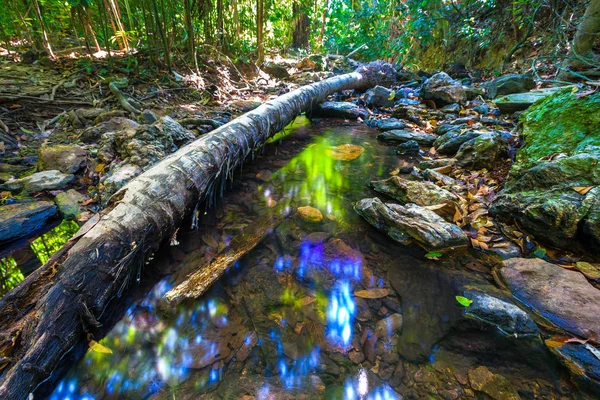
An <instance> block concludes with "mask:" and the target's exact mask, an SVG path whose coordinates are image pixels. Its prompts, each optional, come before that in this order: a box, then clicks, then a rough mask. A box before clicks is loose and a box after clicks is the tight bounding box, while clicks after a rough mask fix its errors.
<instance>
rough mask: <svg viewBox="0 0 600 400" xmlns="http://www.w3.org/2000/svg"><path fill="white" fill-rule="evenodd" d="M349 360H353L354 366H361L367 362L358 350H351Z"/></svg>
mask: <svg viewBox="0 0 600 400" xmlns="http://www.w3.org/2000/svg"><path fill="white" fill-rule="evenodd" d="M348 358H350V360H352V362H353V363H354V364H360V363H362V362H363V361H365V356H364V355H363V353H362V352H361V351H357V350H351V351H350V352H349V353H348Z"/></svg>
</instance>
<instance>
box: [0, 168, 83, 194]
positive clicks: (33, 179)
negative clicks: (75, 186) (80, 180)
mask: <svg viewBox="0 0 600 400" xmlns="http://www.w3.org/2000/svg"><path fill="white" fill-rule="evenodd" d="M74 179H75V177H74V176H73V175H71V174H63V173H62V172H60V171H57V170H51V171H42V172H36V173H35V174H33V175H29V176H26V177H25V178H21V179H13V180H10V181H7V182H6V183H4V184H3V185H0V190H10V191H11V192H26V193H34V192H41V191H43V190H58V189H62V188H64V187H65V186H67V185H68V184H69V183H71V182H72V181H73V180H74Z"/></svg>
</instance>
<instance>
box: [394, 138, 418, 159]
mask: <svg viewBox="0 0 600 400" xmlns="http://www.w3.org/2000/svg"><path fill="white" fill-rule="evenodd" d="M420 152H421V146H419V143H418V142H417V141H416V140H409V141H408V142H404V143H400V144H399V145H398V146H396V153H398V154H400V155H408V156H416V155H418V154H419V153H420Z"/></svg>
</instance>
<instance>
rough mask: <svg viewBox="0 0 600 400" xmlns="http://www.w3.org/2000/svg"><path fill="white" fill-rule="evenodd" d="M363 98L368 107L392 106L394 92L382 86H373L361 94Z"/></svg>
mask: <svg viewBox="0 0 600 400" xmlns="http://www.w3.org/2000/svg"><path fill="white" fill-rule="evenodd" d="M363 100H364V101H365V104H366V105H367V106H368V107H373V108H379V107H393V106H394V92H392V91H391V90H390V89H388V88H385V87H383V86H375V87H374V88H373V89H369V90H367V92H366V93H365V94H364V95H363Z"/></svg>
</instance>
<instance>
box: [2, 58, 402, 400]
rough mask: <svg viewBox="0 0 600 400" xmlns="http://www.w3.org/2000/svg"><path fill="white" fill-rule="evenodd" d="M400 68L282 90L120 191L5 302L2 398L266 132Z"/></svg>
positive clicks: (134, 271)
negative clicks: (100, 213) (337, 94)
mask: <svg viewBox="0 0 600 400" xmlns="http://www.w3.org/2000/svg"><path fill="white" fill-rule="evenodd" d="M395 75H396V73H395V70H394V68H393V67H392V66H391V65H389V64H385V63H382V62H375V63H371V64H368V65H366V66H364V67H360V68H359V69H357V70H356V71H355V72H352V73H349V74H345V75H340V76H335V77H333V78H329V79H326V80H324V81H322V82H318V83H313V84H311V85H308V86H304V87H301V88H299V89H296V90H294V91H292V92H290V93H287V94H284V95H283V96H280V97H279V98H277V99H274V100H270V101H268V102H266V103H264V104H263V105H261V106H260V107H258V108H257V109H255V110H254V111H251V112H249V113H247V114H245V115H243V116H241V117H239V118H236V119H235V120H233V121H231V122H230V123H228V124H226V125H223V126H222V127H220V128H217V129H216V130H214V131H212V132H211V133H209V134H207V135H204V136H202V137H201V138H199V139H197V140H196V141H194V142H192V143H190V144H189V145H187V146H185V147H183V148H181V149H180V150H179V151H177V152H175V153H173V154H171V155H170V156H168V157H166V158H165V159H163V160H162V161H161V162H159V163H158V164H156V165H155V166H153V167H152V168H150V169H149V170H148V171H146V172H144V173H143V174H142V175H140V176H138V177H137V178H135V179H133V180H132V181H131V182H129V183H128V184H127V185H125V186H124V187H123V188H122V189H121V190H119V191H118V192H117V193H115V194H114V195H113V196H112V198H111V199H110V200H109V203H108V205H107V208H106V209H105V210H104V211H103V212H102V215H101V217H100V218H99V219H95V218H94V219H92V220H90V221H88V223H86V225H85V226H84V227H82V229H81V230H80V232H78V233H77V234H76V235H75V236H74V237H73V238H71V240H70V241H69V242H68V243H67V244H66V245H65V247H63V249H61V250H60V251H59V252H58V253H56V254H55V255H54V256H53V257H52V258H51V259H50V260H49V261H48V262H47V263H46V264H44V265H43V266H42V267H40V268H39V269H38V270H36V271H35V272H34V273H33V274H32V275H30V276H28V277H27V278H26V279H25V280H24V281H23V282H21V283H20V284H19V285H18V286H17V287H16V288H15V289H13V290H12V291H11V292H10V293H9V294H7V295H6V296H5V297H4V298H3V299H2V300H0V339H2V341H1V343H2V347H1V348H0V349H1V350H2V357H3V359H2V361H3V363H4V367H5V368H4V369H3V370H2V372H1V375H0V382H1V384H0V398H2V399H11V400H14V399H27V398H28V396H29V394H30V393H31V392H33V391H34V390H35V388H36V387H37V386H38V385H39V384H40V383H41V382H43V381H44V380H46V379H48V378H49V377H50V375H51V374H52V371H53V370H54V369H55V368H56V367H57V365H58V364H59V362H60V360H61V358H62V357H63V356H65V354H66V353H67V352H68V351H69V350H70V349H72V348H73V346H74V345H75V344H77V343H79V342H80V340H83V339H85V337H86V334H87V333H91V334H94V333H96V332H97V329H98V327H99V326H100V323H99V322H98V319H101V318H102V316H103V315H104V312H105V311H106V310H107V307H108V305H109V303H110V302H111V301H113V300H115V298H117V297H119V296H121V295H122V293H123V292H124V290H125V288H127V287H128V286H129V285H132V284H135V282H136V281H138V279H139V276H140V274H141V273H142V269H143V266H144V263H145V262H146V261H147V260H148V259H149V258H150V257H151V255H152V254H153V253H154V252H155V251H157V250H158V248H159V245H160V244H161V243H167V242H168V241H169V239H170V238H172V236H173V235H174V234H175V232H176V231H177V229H178V228H179V227H180V226H181V224H182V223H183V221H184V218H185V217H186V216H189V215H190V214H191V213H192V212H193V211H195V210H196V209H197V207H198V205H199V202H200V201H202V200H205V199H210V198H213V196H215V195H216V193H219V191H220V190H221V188H222V185H224V184H225V183H226V181H227V179H229V178H230V177H231V176H232V174H233V172H234V170H235V169H236V168H237V167H239V166H240V165H241V164H242V163H243V162H244V160H245V159H246V158H247V157H248V156H249V155H250V154H253V153H254V152H256V151H259V150H260V149H261V147H262V146H263V145H264V143H265V141H266V140H267V139H268V138H270V137H271V136H272V135H273V134H275V133H276V132H279V131H281V130H282V129H283V128H284V127H285V126H286V125H288V124H289V123H290V122H291V121H292V120H293V119H294V118H295V117H296V116H297V115H299V114H300V113H301V112H302V111H307V110H309V109H310V108H311V107H313V106H314V105H316V104H318V103H320V102H321V101H323V100H325V98H326V97H327V96H328V95H330V94H333V93H335V92H338V91H341V90H347V89H363V90H364V89H367V88H370V87H373V86H375V85H383V86H386V87H389V85H391V84H393V82H394V80H395ZM94 224H95V225H94ZM34 396H35V393H34Z"/></svg>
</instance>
